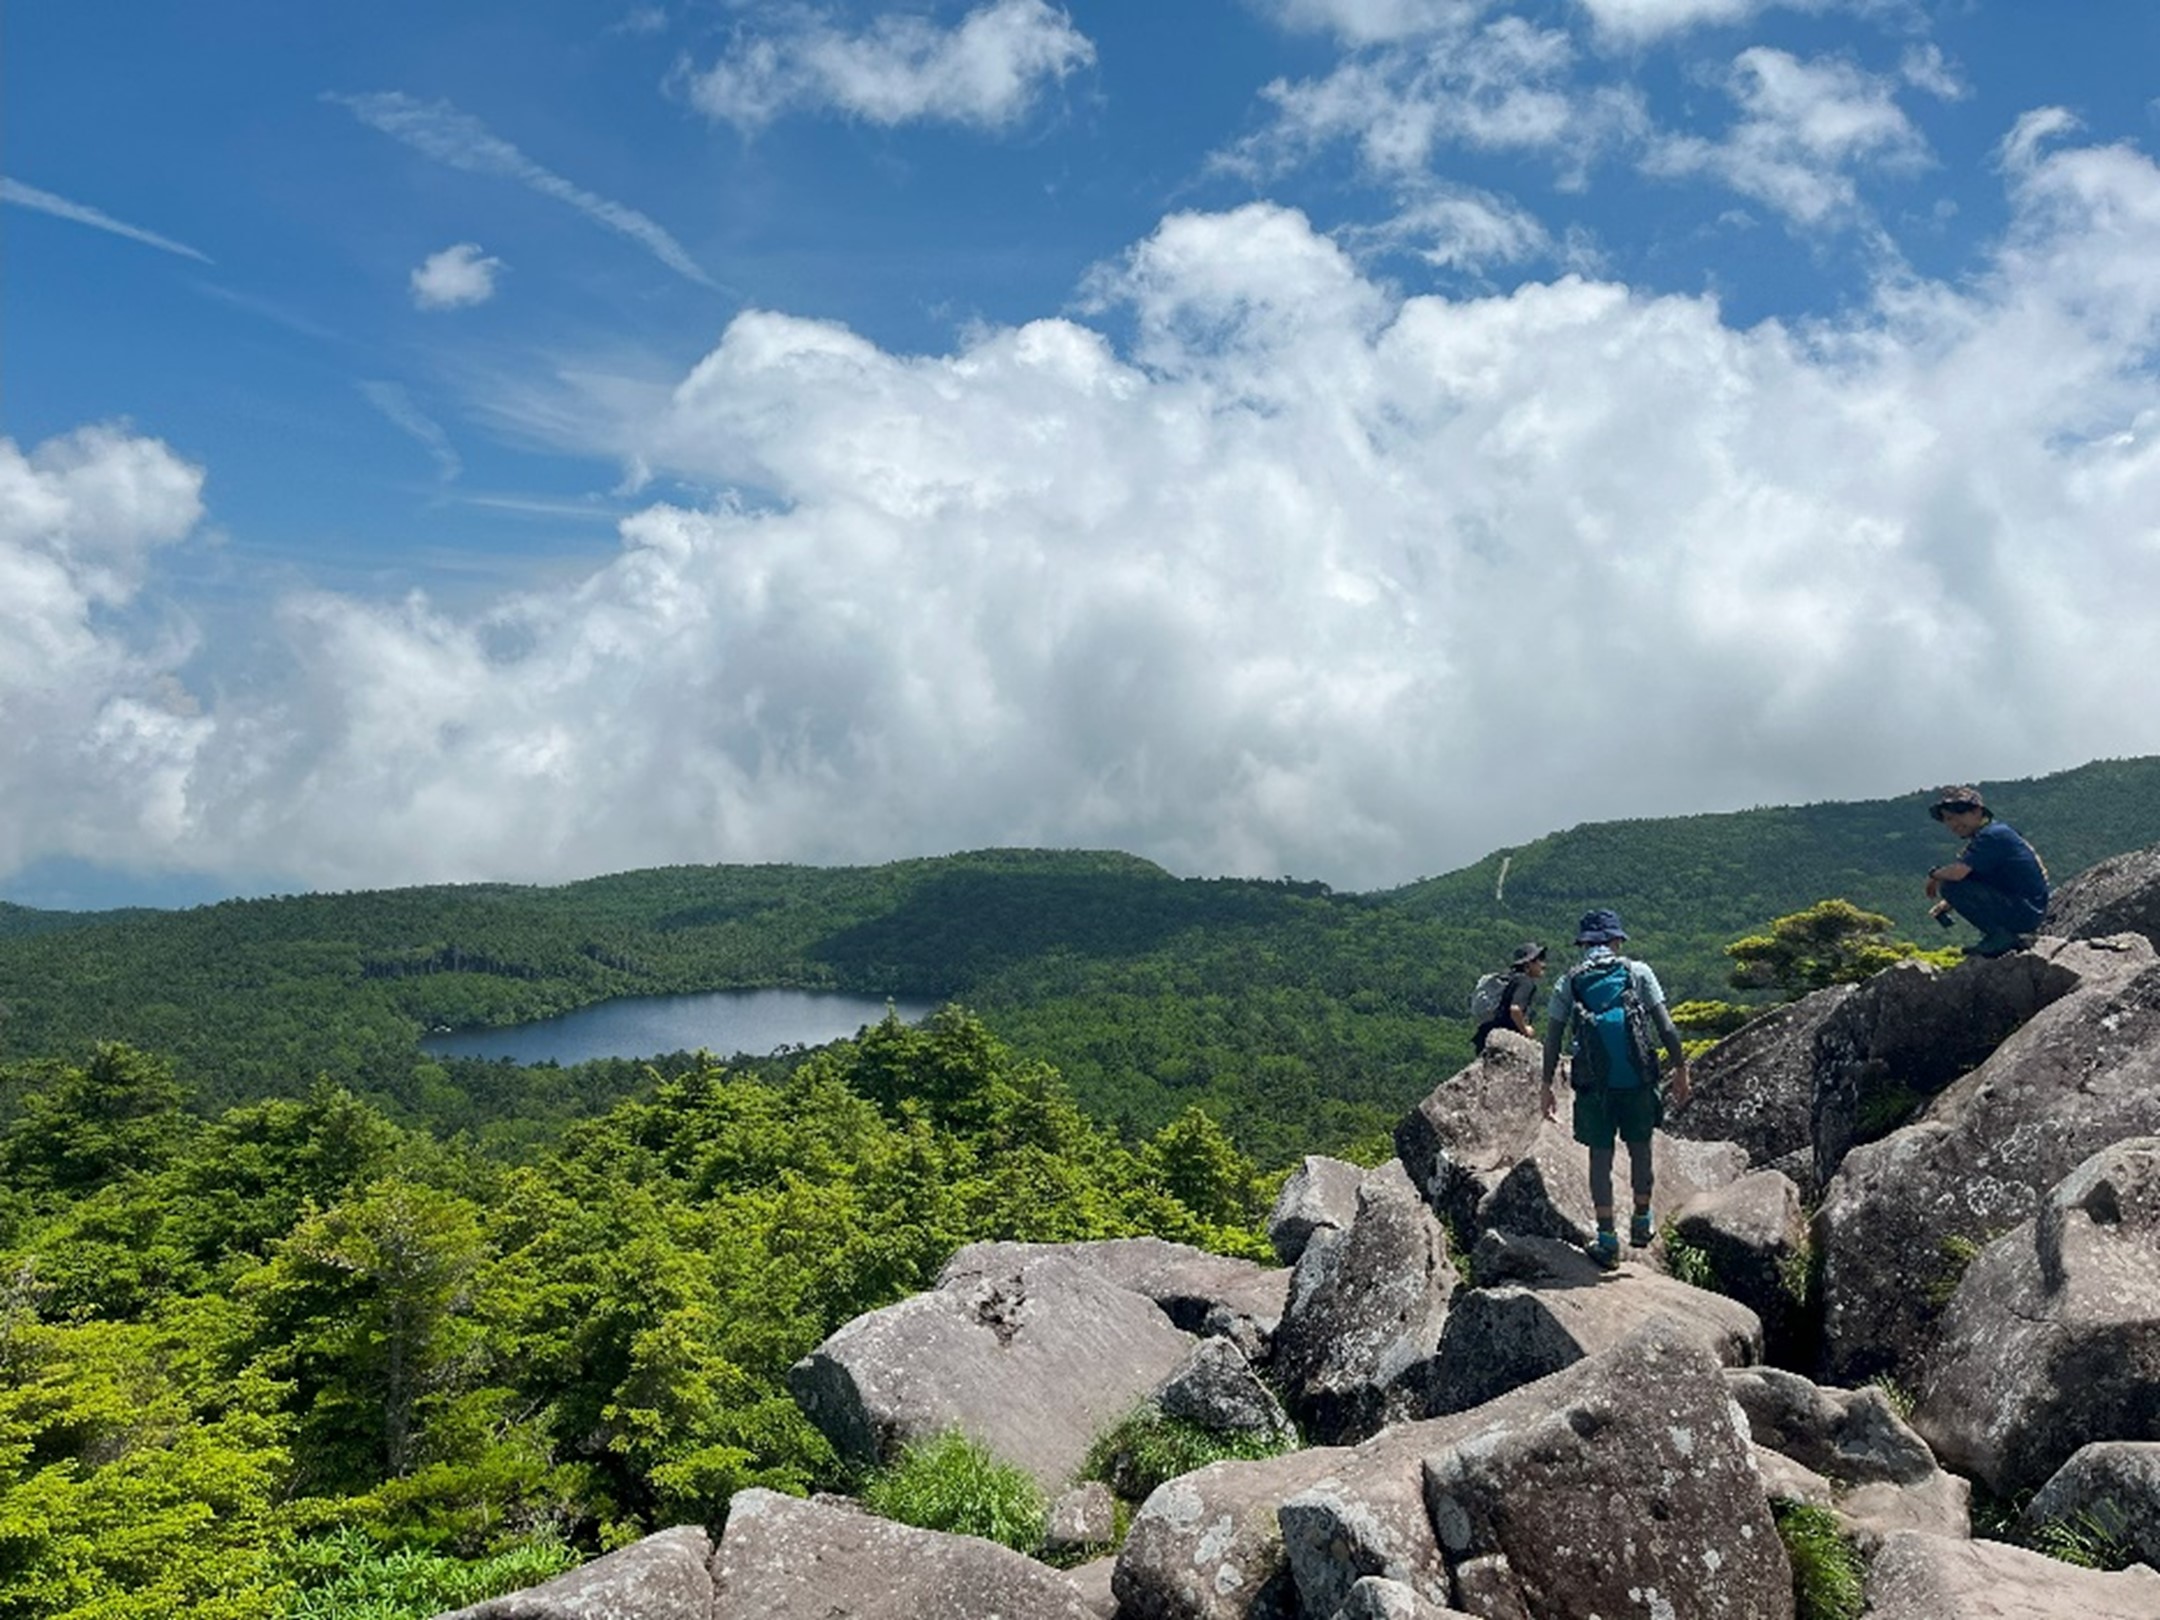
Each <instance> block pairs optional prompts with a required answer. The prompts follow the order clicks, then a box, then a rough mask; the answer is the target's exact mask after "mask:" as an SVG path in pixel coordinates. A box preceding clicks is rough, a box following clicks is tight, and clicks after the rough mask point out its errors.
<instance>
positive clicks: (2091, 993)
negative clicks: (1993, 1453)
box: [1816, 940, 2160, 1386]
mask: <svg viewBox="0 0 2160 1620" xmlns="http://www.w3.org/2000/svg"><path fill="white" fill-rule="evenodd" d="M2134 944H2135V947H2136V948H2135V950H2134V951H2130V952H2127V953H2120V961H2119V965H2121V966H2122V971H2121V972H2118V973H2116V974H2115V975H2114V976H2112V977H2111V976H2109V975H2108V974H2107V973H2106V972H2104V971H2102V970H2101V969H2100V968H2099V967H2096V966H2094V965H2093V962H2094V959H2096V958H2101V957H2105V956H2106V955H2107V954H2108V953H2107V952H2106V951H2103V949H2102V948H2101V947H2100V946H2086V945H2078V946H2072V947H2065V952H2064V954H2065V957H2067V954H2068V952H2070V951H2081V952H2085V953H2087V957H2086V961H2085V966H2084V968H2082V969H2081V970H2080V971H2081V983H2080V988H2078V989H2076V990H2074V991H2072V992H2071V993H2070V994H2068V995H2065V996H2063V997H2062V998H2060V999H2058V1000H2056V1001H2054V1002H2052V1003H2050V1004H2049V1005H2048V1006H2046V1007H2045V1008H2043V1009H2042V1010H2041V1011H2039V1012H2038V1013H2036V1014H2034V1016H2033V1017H2032V1019H2031V1020H2030V1021H2029V1022H2028V1023H2026V1024H2025V1025H2024V1027H2022V1028H2021V1029H2019V1030H2018V1031H2017V1033H2016V1034H2014V1035H2012V1036H2011V1037H2010V1038H2009V1039H2008V1040H2006V1041H2004V1042H2003V1043H2002V1045H2001V1046H2000V1047H1999V1048H1998V1049H1997V1050H1996V1051H1995V1052H1994V1054H1993V1055H1992V1056H1990V1057H1989V1058H1988V1059H1987V1061H1986V1062H1984V1063H1982V1064H1981V1065H1980V1067H1978V1068H1977V1069H1975V1070H1973V1071H1972V1072H1971V1073H1970V1074H1967V1075H1966V1076H1965V1077H1964V1078H1963V1079H1961V1080H1959V1081H1957V1082H1956V1083H1955V1084H1954V1085H1952V1086H1951V1087H1950V1088H1949V1089H1948V1090H1947V1091H1945V1092H1943V1093H1942V1094H1941V1095H1940V1096H1938V1097H1936V1098H1935V1099H1934V1101H1933V1102H1931V1103H1930V1104H1929V1105H1928V1107H1927V1109H1926V1111H1925V1112H1924V1113H1923V1114H1922V1115H1921V1116H1920V1117H1919V1119H1918V1120H1916V1121H1915V1122H1914V1123H1912V1124H1910V1125H1907V1126H1905V1127H1904V1128H1903V1129H1901V1130H1898V1131H1896V1132H1894V1133H1892V1134H1891V1135H1890V1136H1888V1137H1885V1138H1884V1139H1883V1140H1881V1141H1879V1142H1872V1143H1868V1144H1866V1145H1864V1146H1861V1147H1858V1148H1855V1149H1854V1150H1853V1151H1852V1153H1851V1154H1850V1155H1849V1156H1848V1157H1847V1158H1846V1160H1845V1162H1844V1163H1843V1165H1842V1166H1841V1167H1840V1169H1839V1171H1838V1174H1837V1175H1836V1177H1835V1178H1833V1179H1832V1181H1831V1182H1830V1184H1829V1187H1828V1189H1827V1192H1826V1195H1825V1198H1824V1201H1823V1206H1822V1209H1821V1210H1820V1212H1819V1213H1818V1216H1817V1220H1816V1237H1817V1241H1818V1243H1819V1245H1820V1248H1821V1263H1822V1298H1823V1337H1824V1357H1825V1360H1824V1366H1825V1369H1826V1370H1827V1372H1828V1373H1829V1375H1830V1378H1831V1380H1832V1381H1833V1382H1836V1383H1840V1384H1856V1383H1860V1382H1863V1381H1864V1380H1866V1379H1867V1378H1869V1377H1871V1376H1873V1375H1875V1374H1877V1373H1888V1374H1890V1375H1891V1376H1893V1377H1896V1378H1897V1379H1899V1380H1900V1381H1901V1382H1904V1383H1906V1384H1907V1385H1908V1386H1911V1385H1916V1384H1917V1383H1918V1382H1919V1381H1920V1378H1921V1377H1922V1376H1923V1374H1924V1368H1925V1362H1926V1356H1927V1349H1928V1346H1929V1345H1930V1343H1931V1342H1932V1341H1933V1339H1934V1336H1935V1333H1936V1330H1937V1324H1938V1318H1939V1316H1940V1314H1941V1311H1942V1307H1943V1304H1944V1302H1945V1301H1946V1300H1947V1298H1948V1297H1949V1294H1950V1291H1951V1289H1952V1288H1953V1287H1954V1286H1955V1284H1956V1281H1957V1278H1958V1275H1959V1273H1960V1271H1961V1270H1962V1268H1963V1263H1964V1256H1966V1255H1969V1254H1970V1252H1971V1250H1972V1248H1973V1247H1974V1246H1976V1245H1980V1244H1985V1243H1987V1242H1989V1241H1991V1240H1992V1239H1994V1238H1996V1237H1998V1236H2000V1235H2001V1234H2002V1233H2004V1232H2006V1231H2008V1230H2009V1229H2010V1228H2011V1227H2013V1226H2015V1225H2017V1224H2018V1222H2020V1221H2022V1220H2024V1219H2025V1218H2026V1217H2028V1216H2030V1215H2032V1214H2034V1213H2035V1212H2036V1211H2037V1210H2038V1208H2039V1207H2040V1204H2041V1202H2042V1200H2043V1199H2044V1198H2045V1197H2046V1195H2047V1191H2048V1189H2049V1188H2050V1187H2052V1186H2053V1185H2054V1184H2055V1183H2056V1182H2057V1181H2059V1180H2061V1179H2062V1178H2063V1177H2064V1176H2066V1175H2068V1174H2069V1173H2070V1171H2071V1170H2073V1169H2074V1168H2076V1166H2077V1165H2078V1164H2079V1163H2080V1162H2082V1161H2083V1160H2084V1159H2085V1158H2087V1157H2088V1156H2090V1155H2091V1154H2093V1153H2095V1152H2097V1151H2098V1150H2099V1149H2101V1148H2103V1147H2105V1146H2107V1145H2108V1144H2109V1143H2112V1142H2118V1141H2122V1140H2124V1139H2125V1138H2128V1137H2132V1136H2141V1135H2147V1134H2151V1133H2154V1132H2160V965H2156V964H2154V963H2153V962H2151V961H2150V960H2148V953H2149V951H2150V947H2149V946H2147V945H2146V944H2145V942H2144V941H2143V940H2136V941H2134ZM2021 954H2022V955H2031V954H2032V953H2021ZM2005 960H2008V958H2005ZM1893 971H1902V970H1901V969H1900V970H1893Z"/></svg>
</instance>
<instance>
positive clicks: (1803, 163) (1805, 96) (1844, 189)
mask: <svg viewBox="0 0 2160 1620" xmlns="http://www.w3.org/2000/svg"><path fill="white" fill-rule="evenodd" d="M1726 89H1727V92H1728V93H1729V94H1730V95H1731V96H1732V98H1733V100H1734V101H1735V102H1736V103H1737V104H1738V106H1739V108H1740V114H1741V116H1740V118H1739V120H1738V122H1736V123H1735V124H1734V125H1733V126H1732V128H1731V129H1729V130H1727V131H1726V133H1725V135H1724V136H1723V138H1722V139H1719V140H1715V141H1712V140H1706V139H1704V138H1702V137H1701V136H1696V135H1681V134H1667V135H1664V136H1661V137H1659V138H1658V139H1657V140H1655V141H1654V142H1653V143H1652V145H1651V146H1650V148H1649V150H1648V151H1647V153H1646V154H1645V156H1644V159H1643V166H1644V168H1645V169H1646V170H1647V171H1648V172H1650V173H1652V174H1662V175H1667V176H1682V175H1707V176H1710V177H1712V178H1715V179H1719V180H1722V181H1723V182H1724V183H1725V184H1727V185H1729V186H1731V187H1732V188H1733V189H1734V190H1735V191H1738V192H1740V193H1741V194H1742V195H1744V196H1749V197H1753V198H1755V199H1756V200H1758V201H1760V202H1764V203H1768V204H1769V205H1770V206H1771V207H1773V208H1775V209H1777V210H1778V212H1780V213H1782V214H1784V215H1785V216H1786V217H1787V218H1789V219H1791V220H1793V221H1794V222H1795V223H1797V224H1800V225H1805V226H1816V225H1821V224H1824V223H1826V222H1832V221H1835V220H1837V219H1839V218H1841V217H1844V216H1846V215H1849V214H1850V212H1851V211H1852V210H1853V209H1854V207H1855V206H1856V205H1857V203H1858V201H1859V189H1858V185H1857V182H1856V180H1855V178H1854V177H1855V174H1856V173H1857V172H1859V171H1861V170H1863V169H1866V168H1873V169H1880V170H1889V171H1893V172H1898V171H1902V172H1910V171H1911V170H1913V169H1916V168H1918V167H1920V166H1922V165H1923V164H1925V163H1926V162H1927V161H1928V149H1927V142H1926V141H1925V139H1924V138H1923V137H1922V136H1921V134H1920V132H1919V130H1918V129H1916V128H1915V127H1914V126H1913V124H1912V121H1911V120H1910V119H1908V118H1907V117H1906V116H1905V113H1904V111H1903V109H1902V108H1900V107H1899V106H1898V104H1897V91H1896V83H1895V81H1893V80H1890V79H1887V78H1884V77H1882V76H1881V75H1878V74H1872V73H1868V72H1867V71H1865V70H1864V69H1862V68H1858V67H1855V66H1854V65H1853V64H1851V63H1850V62H1845V61H1840V60H1837V59H1834V58H1817V59H1815V60H1812V61H1804V60H1802V59H1801V58H1799V57H1796V56H1794V55H1792V54H1791V53H1790V52H1788V51H1779V50H1772V49H1770V48H1769V47H1767V46H1755V47H1753V48H1751V49H1749V50H1745V51H1742V52H1741V53H1740V54H1739V56H1737V57H1735V58H1734V59H1733V64H1732V71H1731V73H1730V74H1729V75H1728V76H1727V79H1726Z"/></svg>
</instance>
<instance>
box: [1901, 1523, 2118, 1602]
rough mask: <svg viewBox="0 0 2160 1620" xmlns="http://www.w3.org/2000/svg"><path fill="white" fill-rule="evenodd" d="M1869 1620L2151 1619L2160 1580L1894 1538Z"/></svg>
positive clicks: (1994, 1548)
mask: <svg viewBox="0 0 2160 1620" xmlns="http://www.w3.org/2000/svg"><path fill="white" fill-rule="evenodd" d="M1867 1614H1868V1620H2152V1617H2153V1616H2154V1615H2156V1614H2160V1575H2156V1574H2154V1573H2153V1572H2152V1571H2151V1570H2149V1569H2146V1568H2145V1567H2144V1566H2142V1565H2139V1566H2136V1567H2134V1568H2131V1569H2126V1570H2121V1571H2117V1572H2112V1573H2104V1572H2102V1571H2099V1570H2091V1569H2077V1568H2074V1567H2073V1566H2071V1565H2069V1564H2064V1563H2059V1562H2057V1561H2056V1560H2055V1559H2052V1558H2043V1557H2041V1556H2040V1555H2039V1554H2038V1553H2032V1552H2027V1551H2025V1550H2024V1549H2023V1548H2022V1547H2007V1546H2004V1545H2003V1544H2002V1543H2001V1542H1999V1541H1953V1540H1949V1539H1946V1538H1945V1537H1942V1536H1930V1535H1923V1534H1920V1533H1918V1532H1916V1531H1906V1532H1903V1533H1901V1534H1898V1535H1894V1536H1891V1537H1889V1538H1888V1539H1887V1540H1886V1541H1885V1542H1884V1543H1883V1547H1882V1550H1881V1551H1880V1552H1879V1553H1877V1554H1876V1556H1875V1562H1874V1564H1873V1566H1872V1567H1871V1568H1870V1569H1869V1571H1868V1578H1867Z"/></svg>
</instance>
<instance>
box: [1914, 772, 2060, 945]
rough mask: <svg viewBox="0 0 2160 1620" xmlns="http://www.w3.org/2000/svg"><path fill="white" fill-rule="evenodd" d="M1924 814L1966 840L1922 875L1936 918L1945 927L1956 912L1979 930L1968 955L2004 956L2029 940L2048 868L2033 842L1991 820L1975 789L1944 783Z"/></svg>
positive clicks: (2041, 908)
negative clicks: (1955, 855) (1953, 856)
mask: <svg viewBox="0 0 2160 1620" xmlns="http://www.w3.org/2000/svg"><path fill="white" fill-rule="evenodd" d="M1928 814H1929V815H1931V816H1933V817H1934V818H1935V819H1936V820H1937V821H1939V822H1941V823H1942V824H1943V825H1944V826H1945V827H1948V828H1949V829H1950V830H1951V831H1952V832H1953V833H1955V834H1956V835H1957V836H1958V837H1960V838H1962V839H1964V840H1965V841H1966V842H1965V849H1964V852H1963V853H1962V854H1960V855H1959V856H1958V858H1957V859H1956V860H1954V861H1950V862H1948V863H1946V864H1944V865H1942V866H1938V867H1935V868H1934V869H1933V870H1931V871H1930V872H1929V873H1928V875H1927V893H1928V898H1929V899H1930V900H1933V901H1934V902H1935V919H1936V921H1938V922H1940V923H1941V924H1942V925H1943V926H1944V927H1946V928H1947V927H1948V926H1949V925H1950V914H1951V913H1953V912H1955V913H1956V914H1957V915H1958V916H1960V917H1963V918H1964V919H1965V920H1966V921H1967V922H1969V923H1971V924H1972V925H1973V926H1974V927H1975V928H1977V929H1979V930H1980V943H1979V944H1977V945H1974V946H1972V947H1970V948H1969V950H1968V952H1967V954H1968V955H1972V956H2003V955H2006V954H2008V953H2009V952H2011V951H2014V950H2018V949H2020V948H2021V947H2023V946H2026V945H2030V944H2031V943H2032V939H2033V935H2034V933H2035V932H2037V931H2038V929H2039V927H2040V919H2041V918H2043V917H2045V916H2046V915H2047V905H2048V877H2047V868H2046V867H2045V866H2043V865H2041V864H2040V857H2039V856H2038V855H2036V854H2034V853H2033V847H2032V845H2030V844H2028V843H2026V842H2025V840H2024V839H2022V838H2020V837H2019V836H2018V835H2017V832H2016V831H2015V829H2013V828H2012V827H2011V826H2010V825H2009V824H2008V823H2007V822H2002V821H1997V820H1996V819H1995V813H1994V812H1993V811H1992V810H1990V809H1989V808H1988V807H1987V805H1986V803H1985V802H1983V801H1982V799H1981V797H1980V791H1979V789H1977V788H1969V787H1951V788H1944V789H1943V790H1942V792H1941V793H1939V794H1937V795H1936V797H1935V802H1934V803H1933V804H1931V805H1929V806H1928Z"/></svg>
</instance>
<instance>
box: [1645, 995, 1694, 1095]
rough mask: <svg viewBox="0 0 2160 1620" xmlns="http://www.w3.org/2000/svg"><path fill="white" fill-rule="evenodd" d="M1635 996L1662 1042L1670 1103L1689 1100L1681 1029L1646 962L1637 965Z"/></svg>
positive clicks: (1685, 1050)
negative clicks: (1669, 1079)
mask: <svg viewBox="0 0 2160 1620" xmlns="http://www.w3.org/2000/svg"><path fill="white" fill-rule="evenodd" d="M1635 967H1636V981H1635V989H1636V993H1637V994H1638V995H1640V996H1641V997H1642V999H1643V1005H1644V1007H1646V1008H1647V1009H1649V1013H1650V1021H1651V1022H1652V1023H1653V1024H1655V1025H1657V1032H1658V1039H1659V1040H1660V1041H1662V1042H1664V1043H1665V1056H1666V1058H1667V1060H1668V1061H1669V1062H1670V1063H1671V1065H1672V1092H1673V1103H1674V1105H1675V1106H1678V1105H1679V1104H1681V1103H1684V1102H1686V1101H1687V1100H1688V1097H1689V1095H1690V1094H1691V1092H1692V1091H1693V1087H1692V1086H1691V1084H1690V1083H1689V1080H1688V1066H1687V1043H1686V1042H1685V1041H1683V1040H1682V1039H1681V1038H1680V1026H1679V1025H1678V1024H1675V1023H1674V1022H1673V1021H1672V1014H1671V1012H1669V1011H1668V1010H1667V1009H1666V1006H1665V987H1664V986H1663V985H1661V984H1659V983H1658V977H1657V974H1655V973H1654V972H1652V971H1651V969H1650V964H1649V963H1647V962H1637V963H1636V964H1635Z"/></svg>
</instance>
